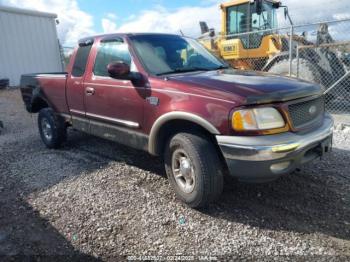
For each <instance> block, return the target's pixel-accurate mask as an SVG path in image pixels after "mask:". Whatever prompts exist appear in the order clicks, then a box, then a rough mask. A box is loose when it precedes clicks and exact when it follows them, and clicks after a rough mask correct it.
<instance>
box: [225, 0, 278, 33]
mask: <svg viewBox="0 0 350 262" xmlns="http://www.w3.org/2000/svg"><path fill="white" fill-rule="evenodd" d="M279 3H280V2H272V1H266V0H264V1H247V0H238V1H235V2H234V3H228V4H223V5H221V8H222V10H223V21H225V22H224V23H223V24H222V25H223V27H224V28H222V32H224V34H225V35H232V34H241V33H247V32H255V31H261V30H267V29H275V28H277V16H276V8H278V7H279V6H280V4H279Z"/></svg>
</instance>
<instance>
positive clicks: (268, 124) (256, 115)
mask: <svg viewBox="0 0 350 262" xmlns="http://www.w3.org/2000/svg"><path fill="white" fill-rule="evenodd" d="M285 125H286V123H285V122H284V120H283V117H282V116H281V114H280V113H279V112H278V111H277V110H276V109H275V108H272V107H262V108H255V109H242V110H237V111H235V112H234V113H233V115H232V128H233V129H234V130H236V131H254V130H268V129H276V128H282V127H284V126H285Z"/></svg>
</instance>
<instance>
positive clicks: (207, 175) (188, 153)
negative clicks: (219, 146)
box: [164, 133, 223, 208]
mask: <svg viewBox="0 0 350 262" xmlns="http://www.w3.org/2000/svg"><path fill="white" fill-rule="evenodd" d="M164 161H165V169H166V173H167V176H168V179H169V181H170V184H171V185H172V187H173V188H174V190H175V193H176V195H177V197H178V198H179V199H180V200H182V201H183V202H185V203H186V204H187V205H189V206H190V207H193V208H200V207H204V206H206V205H208V204H209V203H211V202H213V201H215V200H216V199H217V198H218V197H219V196H220V195H221V193H222V190H223V167H222V164H221V161H220V158H219V156H218V152H217V150H216V148H215V147H214V145H213V144H212V142H211V141H209V139H206V138H204V137H202V136H198V135H193V134H188V133H179V134H177V135H175V136H174V137H172V138H171V139H170V140H169V142H168V144H167V147H166V149H165V155H164Z"/></svg>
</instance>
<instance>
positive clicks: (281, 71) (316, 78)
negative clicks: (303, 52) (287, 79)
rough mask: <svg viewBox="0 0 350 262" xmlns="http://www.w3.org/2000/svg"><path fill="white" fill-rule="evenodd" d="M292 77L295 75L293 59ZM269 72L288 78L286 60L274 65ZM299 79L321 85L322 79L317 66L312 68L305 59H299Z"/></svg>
mask: <svg viewBox="0 0 350 262" xmlns="http://www.w3.org/2000/svg"><path fill="white" fill-rule="evenodd" d="M292 71H293V74H292V76H295V77H296V75H297V73H296V72H297V59H294V60H293V61H292ZM269 72H271V73H274V74H278V75H283V76H288V75H289V61H288V60H282V61H280V62H278V63H276V64H274V65H273V66H272V67H271V68H270V70H269ZM299 78H300V79H302V80H305V81H309V82H313V83H317V84H322V77H321V72H320V70H319V69H318V67H317V66H313V65H312V64H311V63H310V62H309V61H307V60H306V59H299Z"/></svg>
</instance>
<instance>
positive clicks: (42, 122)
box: [38, 108, 67, 149]
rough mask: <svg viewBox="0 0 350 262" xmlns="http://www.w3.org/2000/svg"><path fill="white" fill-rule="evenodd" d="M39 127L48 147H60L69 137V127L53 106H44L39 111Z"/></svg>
mask: <svg viewBox="0 0 350 262" xmlns="http://www.w3.org/2000/svg"><path fill="white" fill-rule="evenodd" d="M38 127H39V132H40V136H41V139H42V141H43V142H44V144H45V145H46V147H47V148H50V149H52V148H54V149H57V148H60V147H61V146H62V144H63V143H64V142H65V141H66V139H67V128H66V125H65V122H64V120H63V119H62V118H60V117H59V116H57V115H56V114H55V113H54V111H53V110H52V109H51V108H43V109H41V110H40V112H39V116H38Z"/></svg>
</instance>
